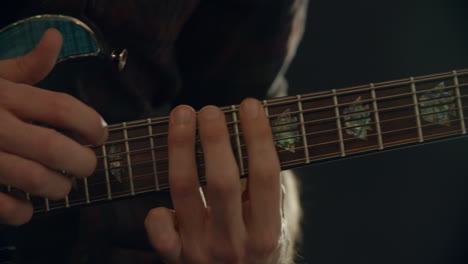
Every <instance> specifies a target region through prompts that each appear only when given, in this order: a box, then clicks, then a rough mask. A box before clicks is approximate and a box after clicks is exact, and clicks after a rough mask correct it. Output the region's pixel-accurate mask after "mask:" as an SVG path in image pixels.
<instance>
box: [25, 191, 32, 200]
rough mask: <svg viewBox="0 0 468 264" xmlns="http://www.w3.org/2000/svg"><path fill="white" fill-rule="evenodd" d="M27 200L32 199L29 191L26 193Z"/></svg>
mask: <svg viewBox="0 0 468 264" xmlns="http://www.w3.org/2000/svg"><path fill="white" fill-rule="evenodd" d="M26 200H28V201H30V200H31V195H30V194H29V193H28V192H27V193H26Z"/></svg>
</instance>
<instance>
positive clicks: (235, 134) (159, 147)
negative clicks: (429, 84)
mask: <svg viewBox="0 0 468 264" xmlns="http://www.w3.org/2000/svg"><path fill="white" fill-rule="evenodd" d="M453 104H455V103H453ZM442 105H446V103H440V104H436V105H431V106H427V107H423V108H420V109H425V108H433V107H437V106H442ZM414 106H415V104H408V105H405V106H404V107H390V108H384V109H379V110H378V111H375V110H364V111H359V112H354V113H352V114H347V115H340V116H334V117H329V118H322V119H316V120H311V121H305V122H290V123H283V124H278V125H273V126H271V128H272V130H273V131H274V129H275V128H283V127H288V126H308V125H311V124H318V125H320V124H324V123H326V122H336V121H337V120H340V121H341V120H342V119H341V118H343V117H346V116H347V117H351V118H352V117H353V116H356V115H360V114H367V113H368V114H369V116H365V117H361V118H355V119H350V120H343V122H356V121H361V120H366V119H371V117H370V114H372V113H375V112H377V113H379V114H380V115H382V114H384V113H386V112H390V111H395V110H397V109H399V108H404V109H407V108H409V107H414ZM467 108H468V106H465V107H462V109H463V110H465V109H467ZM459 109H460V108H458V107H454V108H453V109H450V110H445V111H439V112H437V113H426V114H420V115H419V117H420V118H421V117H425V116H433V115H436V114H440V113H449V112H453V111H457V110H459ZM408 111H411V112H414V110H413V109H411V110H408ZM457 115H458V112H457ZM417 117H418V116H417V115H414V114H413V115H405V116H402V117H398V118H394V119H385V120H380V122H379V123H378V124H379V125H382V124H384V123H386V122H392V121H396V120H401V119H408V118H417ZM454 121H461V119H460V120H454ZM368 125H377V122H370V123H367V124H359V125H355V126H348V127H345V128H342V130H343V129H344V130H349V129H353V128H358V127H364V126H368ZM436 125H437V123H436ZM296 130H297V129H294V128H291V129H290V130H281V131H279V132H277V133H288V132H295V131H296ZM329 131H330V130H325V131H323V132H329ZM332 131H339V129H337V128H335V129H333V130H332ZM320 133H322V131H317V134H320ZM167 135H168V133H158V134H151V135H145V136H140V137H132V138H129V139H119V140H114V141H109V142H106V143H105V145H111V144H118V143H124V142H132V141H138V140H144V139H148V138H155V137H160V136H161V137H162V136H167ZM242 135H244V133H243V132H238V133H229V136H230V137H237V136H242ZM292 138H294V137H292ZM284 139H289V138H283V137H282V138H280V139H278V140H284ZM199 142H200V140H199V139H196V143H199ZM167 147H168V146H167V145H163V146H156V147H154V148H153V149H165V148H167ZM100 148H101V146H97V147H96V146H94V147H92V149H100ZM125 153H131V151H130V152H125V151H124V152H115V153H109V154H107V155H106V156H105V157H107V158H109V157H112V156H115V155H119V154H125ZM102 157H104V156H101V155H98V158H102Z"/></svg>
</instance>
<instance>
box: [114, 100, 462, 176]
mask: <svg viewBox="0 0 468 264" xmlns="http://www.w3.org/2000/svg"><path fill="white" fill-rule="evenodd" d="M455 110H456V109H453V110H447V111H444V112H451V111H455ZM427 115H434V114H427ZM413 117H415V116H413ZM406 118H407V117H406ZM386 121H389V120H385V121H384V122H386ZM451 121H452V122H455V121H461V119H458V120H451ZM435 125H438V124H428V125H423V126H422V127H427V126H435ZM357 127H360V126H357ZM416 128H418V127H417V126H416V127H411V128H405V129H400V130H409V129H416ZM345 129H346V128H345ZM347 129H349V128H347ZM392 132H397V131H396V130H394V131H387V132H384V133H382V134H388V133H392ZM318 133H323V132H318ZM311 134H317V133H308V134H306V135H307V136H308V135H311ZM376 135H378V134H369V135H368V136H369V137H371V136H376ZM300 136H301V135H297V136H293V137H290V138H297V137H300ZM284 139H287V138H281V139H278V140H276V141H279V140H284ZM348 140H355V139H354V138H348V139H345V140H344V141H348ZM337 142H339V140H338V141H334V142H324V143H321V144H316V145H309V146H308V147H314V146H318V145H326V144H331V143H337ZM244 146H245V145H241V147H244ZM300 148H302V147H298V149H300ZM138 151H141V150H138ZM280 152H281V151H280ZM112 155H118V154H116V153H113V154H112ZM109 156H111V155H109ZM243 158H245V157H243ZM134 165H137V164H134ZM112 169H117V168H112Z"/></svg>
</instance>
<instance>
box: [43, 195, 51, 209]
mask: <svg viewBox="0 0 468 264" xmlns="http://www.w3.org/2000/svg"><path fill="white" fill-rule="evenodd" d="M44 203H45V208H46V211H47V212H48V211H50V204H49V198H44Z"/></svg>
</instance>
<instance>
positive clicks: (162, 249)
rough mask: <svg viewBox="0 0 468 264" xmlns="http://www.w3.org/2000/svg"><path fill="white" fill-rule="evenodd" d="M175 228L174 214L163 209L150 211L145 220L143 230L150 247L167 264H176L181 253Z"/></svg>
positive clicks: (180, 244) (180, 245)
mask: <svg viewBox="0 0 468 264" xmlns="http://www.w3.org/2000/svg"><path fill="white" fill-rule="evenodd" d="M176 226H177V223H176V218H175V215H174V212H173V211H171V210H169V209H167V208H164V207H158V208H154V209H152V210H150V211H149V212H148V215H147V216H146V219H145V228H146V232H147V234H148V239H149V241H150V243H151V245H152V246H153V247H154V249H156V251H157V252H158V253H159V255H160V256H161V257H162V258H163V259H164V260H166V261H167V262H168V263H176V262H177V260H178V259H179V258H180V254H181V251H182V243H181V241H180V237H179V233H178V232H177V228H176Z"/></svg>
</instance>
